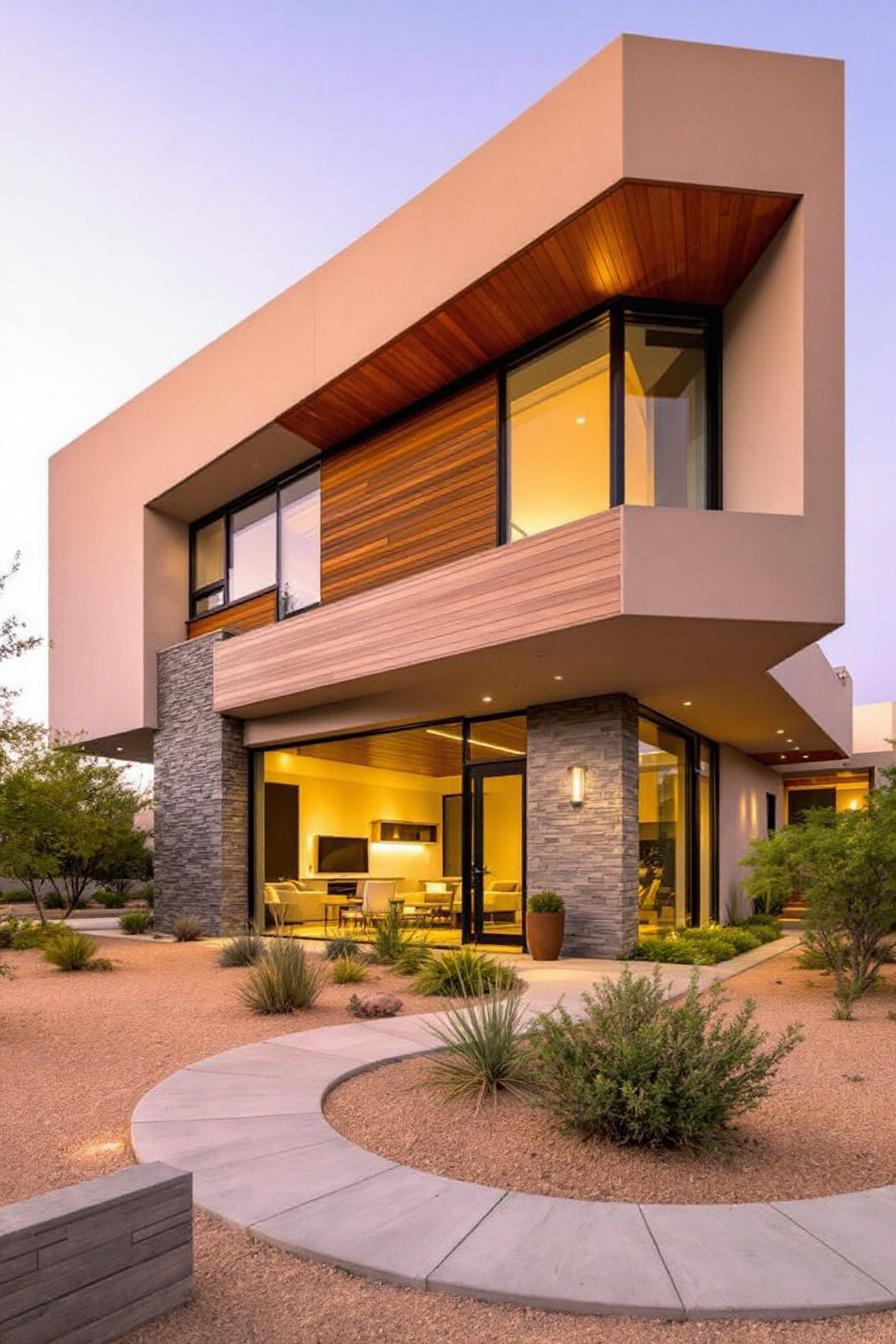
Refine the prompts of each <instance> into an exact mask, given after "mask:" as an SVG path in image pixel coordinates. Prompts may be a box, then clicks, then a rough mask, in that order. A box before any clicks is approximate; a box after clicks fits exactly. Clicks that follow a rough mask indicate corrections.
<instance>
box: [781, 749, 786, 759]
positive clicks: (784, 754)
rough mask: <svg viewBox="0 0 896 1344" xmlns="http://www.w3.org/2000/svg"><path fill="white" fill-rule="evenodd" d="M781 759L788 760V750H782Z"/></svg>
mask: <svg viewBox="0 0 896 1344" xmlns="http://www.w3.org/2000/svg"><path fill="white" fill-rule="evenodd" d="M781 760H782V761H786V760H787V752H786V751H782V752H781Z"/></svg>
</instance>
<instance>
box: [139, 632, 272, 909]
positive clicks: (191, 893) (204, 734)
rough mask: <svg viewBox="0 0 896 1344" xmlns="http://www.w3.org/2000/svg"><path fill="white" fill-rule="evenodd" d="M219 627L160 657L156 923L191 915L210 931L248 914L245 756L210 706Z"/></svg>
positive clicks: (234, 723)
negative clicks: (214, 652)
mask: <svg viewBox="0 0 896 1344" xmlns="http://www.w3.org/2000/svg"><path fill="white" fill-rule="evenodd" d="M226 637H227V636H226V635H225V634H224V633H223V632H221V631H216V632H214V633H212V634H209V635H203V636H202V637H201V638H200V639H191V640H188V641H187V642H186V643H184V644H176V645H174V647H173V648H170V649H164V650H163V651H162V652H161V653H160V654H159V655H158V688H159V689H158V696H159V700H158V707H159V727H158V731H157V732H156V734H155V781H154V789H153V794H154V811H155V879H154V886H155V912H156V927H157V928H159V929H161V930H162V931H163V932H165V931H168V930H170V928H171V924H172V922H173V921H174V920H175V919H176V918H177V917H178V915H195V916H196V918H197V919H199V920H200V921H201V923H202V926H203V929H204V930H205V932H206V933H208V934H220V933H233V932H238V931H241V930H244V929H245V928H246V923H247V920H248V918H249V897H248V891H249V753H248V752H247V751H246V749H245V747H244V746H243V725H242V723H241V722H240V721H239V720H237V719H228V718H225V717H224V716H223V715H221V714H216V713H215V711H214V709H213V708H212V656H213V651H214V647H215V644H216V643H217V642H218V641H219V640H220V639H224V638H226Z"/></svg>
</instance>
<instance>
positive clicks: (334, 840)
mask: <svg viewBox="0 0 896 1344" xmlns="http://www.w3.org/2000/svg"><path fill="white" fill-rule="evenodd" d="M317 871H318V872H319V873H366V872H367V841H366V840H363V839H361V837H360V836H355V835H319V836H318V837H317Z"/></svg>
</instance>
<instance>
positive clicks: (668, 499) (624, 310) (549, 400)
mask: <svg viewBox="0 0 896 1344" xmlns="http://www.w3.org/2000/svg"><path fill="white" fill-rule="evenodd" d="M718 347H719V340H718V331H717V318H716V315H715V314H714V313H712V312H703V313H701V314H699V315H696V314H695V315H694V316H693V317H692V316H690V315H682V314H681V313H680V311H678V310H673V309H670V308H669V307H668V306H666V307H663V306H662V305H657V307H656V310H654V309H652V308H647V307H645V306H644V305H640V304H639V305H634V303H633V302H632V301H630V303H629V304H626V303H625V302H624V301H621V302H619V303H614V304H612V305H611V306H610V308H609V309H608V310H607V311H606V312H605V313H603V314H602V315H601V316H600V317H598V318H597V319H596V320H594V321H592V322H591V323H589V324H588V325H587V326H585V327H583V328H581V329H580V330H578V331H577V332H575V333H574V334H573V335H571V336H567V337H565V338H564V339H561V340H559V341H554V342H553V343H552V344H551V345H549V346H547V347H545V348H543V349H542V350H540V351H538V352H536V353H535V354H534V355H531V356H529V357H528V358H526V359H525V360H522V361H519V362H517V363H516V364H513V365H511V367H510V368H509V369H508V371H507V374H506V385H505V386H506V404H507V414H506V420H505V426H504V432H505V454H506V457H505V462H506V500H505V507H506V525H505V540H506V541H520V540H522V539H523V538H524V537H528V536H532V535H533V534H535V533H537V532H544V531H546V530H547V529H548V528H552V527H560V526H562V525H563V524H564V523H570V522H573V521H574V520H575V519H578V518H586V517H588V516H589V515H591V514H594V513H600V512H601V511H602V510H603V509H607V508H610V507H612V506H614V505H616V504H641V505H652V506H661V507H666V508H690V509H706V508H717V507H719V505H720V500H719V499H718V452H719V449H718V432H717V427H716V414H717V413H716V408H717V405H718V384H719V359H718V353H717V352H718Z"/></svg>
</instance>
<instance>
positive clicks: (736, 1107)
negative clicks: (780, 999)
mask: <svg viewBox="0 0 896 1344" xmlns="http://www.w3.org/2000/svg"><path fill="white" fill-rule="evenodd" d="M666 991H667V987H666V986H665V985H664V984H663V981H662V974H661V972H660V970H659V968H656V969H655V970H654V972H653V974H652V975H651V976H649V977H648V976H644V977H637V978H636V977H635V976H633V975H632V973H631V971H630V970H629V968H628V967H626V968H625V970H624V971H623V973H622V975H621V977H620V978H619V979H618V980H617V981H613V980H610V979H606V980H603V981H601V982H600V983H599V984H596V985H595V986H594V993H593V994H586V995H584V1000H585V1014H584V1016H583V1017H582V1018H581V1019H580V1020H574V1019H573V1018H572V1017H571V1016H570V1014H569V1013H567V1012H566V1011H565V1009H563V1008H560V1007H557V1008H555V1009H554V1010H553V1011H552V1012H550V1013H543V1014H541V1015H540V1016H539V1017H538V1018H536V1020H535V1022H534V1024H533V1026H532V1028H531V1030H530V1032H529V1037H528V1041H529V1050H530V1057H531V1060H532V1067H533V1077H534V1084H535V1087H534V1091H533V1094H532V1095H533V1097H534V1099H535V1101H536V1102H537V1104H538V1105H541V1106H543V1107H544V1108H545V1109H546V1110H548V1111H549V1112H550V1113H551V1115H552V1116H553V1117H554V1119H555V1121H556V1122H557V1123H558V1124H559V1125H560V1126H561V1127H562V1128H564V1129H568V1130H572V1131H574V1132H576V1133H578V1134H581V1135H583V1136H585V1137H588V1138H592V1137H593V1138H601V1139H610V1140H612V1142H614V1143H619V1144H637V1145H642V1146H647V1147H673V1148H681V1147H688V1148H705V1147H712V1146H714V1145H717V1144H720V1143H722V1142H723V1141H724V1140H725V1139H726V1137H727V1127H728V1124H729V1122H730V1121H731V1120H732V1119H733V1118H734V1117H735V1116H737V1115H739V1114H741V1113H743V1112H744V1111H748V1110H752V1109H753V1108H754V1107H755V1106H756V1105H758V1103H759V1102H760V1101H761V1100H762V1099H763V1098H764V1097H765V1096H766V1095H767V1094H768V1092H769V1090H770V1087H771V1084H772V1081H773V1079H774V1077H775V1074H776V1072H777V1069H778V1066H779V1064H780V1062H781V1060H782V1059H784V1057H785V1056H786V1055H788V1054H789V1053H790V1051H791V1050H793V1048H794V1047H795V1046H796V1045H797V1043H798V1042H799V1041H800V1040H801V1039H802V1037H801V1035H800V1028H799V1025H798V1024H795V1023H794V1024H791V1025H790V1026H788V1027H787V1028H786V1029H785V1030H784V1031H783V1032H782V1034H781V1035H780V1037H779V1038H778V1040H777V1041H776V1042H775V1043H774V1044H773V1045H770V1046H769V1045H767V1041H768V1037H767V1035H766V1033H764V1032H762V1031H761V1030H760V1029H759V1027H758V1026H757V1025H756V1024H755V1022H754V1020H753V1018H754V1012H755V1007H754V1004H753V1003H752V1001H748V1002H747V1003H746V1004H745V1005H744V1006H743V1008H742V1009H740V1011H739V1012H737V1013H735V1014H734V1015H733V1016H730V1017H728V1018H725V1017H724V1015H723V1007H724V1005H725V1004H726V1003H727V1001H728V1000H727V998H726V995H725V992H724V990H723V989H722V986H721V985H719V984H714V985H712V986H711V987H710V989H709V990H708V991H707V992H706V993H705V994H703V995H701V993H700V990H699V988H698V979H697V972H696V971H695V972H694V974H693V977H692V979H691V984H690V987H689V989H688V992H687V994H686V995H684V997H683V998H682V999H679V1000H677V1001H675V1002H670V1001H669V1000H668V999H667V997H666Z"/></svg>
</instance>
